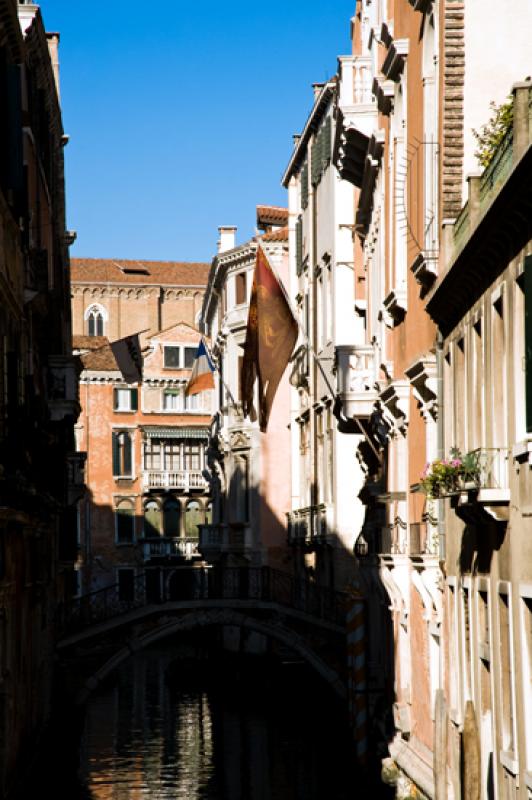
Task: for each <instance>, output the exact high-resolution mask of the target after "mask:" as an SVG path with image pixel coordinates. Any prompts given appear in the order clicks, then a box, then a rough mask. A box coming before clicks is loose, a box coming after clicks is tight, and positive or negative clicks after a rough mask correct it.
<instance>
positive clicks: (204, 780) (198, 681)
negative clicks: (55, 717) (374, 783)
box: [25, 645, 385, 800]
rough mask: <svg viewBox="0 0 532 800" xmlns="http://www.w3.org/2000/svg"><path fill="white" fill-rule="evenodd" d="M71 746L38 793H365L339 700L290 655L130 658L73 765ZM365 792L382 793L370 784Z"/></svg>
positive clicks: (186, 653)
mask: <svg viewBox="0 0 532 800" xmlns="http://www.w3.org/2000/svg"><path fill="white" fill-rule="evenodd" d="M74 750H75V749H73V748H70V755H68V752H69V751H68V749H65V750H64V751H63V754H62V758H61V760H60V762H59V763H57V764H55V765H54V764H53V763H51V762H50V760H49V759H48V761H47V768H46V770H45V771H44V772H45V773H46V774H43V775H41V776H39V794H43V793H44V794H45V795H48V793H50V795H51V796H54V797H55V798H57V797H61V798H63V797H65V798H69V800H144V798H146V799H147V798H149V799H150V800H181V799H183V800H347V798H349V799H350V800H353V799H355V798H363V797H367V796H369V795H368V794H367V793H366V791H361V785H362V784H361V776H360V775H358V774H357V772H356V770H355V767H354V759H353V751H352V745H351V741H350V736H349V732H348V729H347V725H346V720H345V718H344V713H343V709H342V707H341V705H337V703H336V700H335V697H334V696H333V695H332V694H331V693H330V690H329V689H328V687H327V686H326V684H324V683H323V681H322V680H321V679H319V678H317V677H316V676H314V674H313V673H312V672H311V671H310V670H309V669H308V668H307V667H306V666H305V665H304V664H302V663H298V662H297V660H294V659H291V658H290V657H288V658H287V659H285V660H284V661H283V659H282V658H281V659H279V658H276V659H275V660H270V659H268V658H266V657H257V656H248V657H245V658H242V656H238V657H231V656H230V655H227V654H222V653H221V652H220V651H215V652H207V653H205V652H204V653H203V654H202V657H201V658H198V651H197V648H195V647H194V646H193V645H191V646H190V648H189V649H188V650H187V647H186V646H185V647H183V646H181V647H180V649H179V652H178V653H176V651H175V649H173V648H171V647H166V648H161V649H159V650H150V651H144V652H141V653H137V654H135V655H133V656H132V657H131V658H130V659H129V660H128V661H127V662H125V663H124V664H123V665H122V666H121V668H119V670H117V672H116V673H115V674H114V676H113V678H112V680H110V681H109V683H108V684H107V685H105V686H103V687H101V688H100V690H99V691H98V692H96V693H94V694H93V696H92V697H91V698H90V700H89V702H88V705H87V708H86V713H85V717H84V724H83V730H82V735H81V744H80V749H79V758H76V759H75V760H76V761H77V763H73V762H74V759H73V756H72V754H73V753H74ZM56 752H57V751H56ZM59 755H61V754H59ZM65 758H66V761H65ZM67 762H69V763H67ZM382 789H383V790H384V787H382ZM25 796H26V795H25ZM29 796H30V795H29V794H28V797H29ZM31 796H32V797H35V794H34V793H33V791H32V793H31ZM371 796H372V797H374V798H377V797H381V796H382V797H384V796H385V795H384V794H381V792H380V791H379V790H378V789H377V792H375V790H373V791H371Z"/></svg>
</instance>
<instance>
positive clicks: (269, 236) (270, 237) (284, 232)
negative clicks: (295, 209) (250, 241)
mask: <svg viewBox="0 0 532 800" xmlns="http://www.w3.org/2000/svg"><path fill="white" fill-rule="evenodd" d="M257 239H258V240H259V241H260V242H287V241H288V226H286V227H285V228H278V229H277V230H276V231H270V232H269V233H265V234H263V235H262V236H258V237H257Z"/></svg>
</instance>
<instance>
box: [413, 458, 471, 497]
mask: <svg viewBox="0 0 532 800" xmlns="http://www.w3.org/2000/svg"><path fill="white" fill-rule="evenodd" d="M479 473H480V469H479V465H478V462H477V459H476V457H475V453H466V454H465V455H462V454H461V452H460V451H459V450H458V449H457V448H456V447H453V448H451V451H450V456H449V458H437V459H435V460H434V461H430V462H429V463H428V464H427V465H426V466H425V469H424V471H423V474H422V475H421V480H420V485H421V488H422V490H423V491H424V492H425V493H426V495H427V497H441V496H442V495H445V494H451V493H452V492H457V491H459V490H460V489H467V488H474V487H475V486H477V485H478V478H479Z"/></svg>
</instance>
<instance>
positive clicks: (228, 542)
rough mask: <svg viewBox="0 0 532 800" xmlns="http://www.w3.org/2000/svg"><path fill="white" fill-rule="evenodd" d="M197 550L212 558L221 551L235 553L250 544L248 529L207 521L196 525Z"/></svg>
mask: <svg viewBox="0 0 532 800" xmlns="http://www.w3.org/2000/svg"><path fill="white" fill-rule="evenodd" d="M198 528H199V531H200V535H199V551H200V552H201V554H202V555H203V556H204V557H205V558H207V559H212V558H216V556H220V555H222V553H235V552H242V551H244V550H247V549H248V548H249V547H250V546H251V542H250V530H249V528H248V527H247V526H240V525H239V526H231V525H227V524H225V523H220V522H218V523H209V524H208V525H198Z"/></svg>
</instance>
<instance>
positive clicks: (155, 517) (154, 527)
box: [144, 500, 161, 539]
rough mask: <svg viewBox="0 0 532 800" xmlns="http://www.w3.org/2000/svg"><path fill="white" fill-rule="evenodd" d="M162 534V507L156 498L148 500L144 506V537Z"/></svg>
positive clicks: (148, 537)
mask: <svg viewBox="0 0 532 800" xmlns="http://www.w3.org/2000/svg"><path fill="white" fill-rule="evenodd" d="M160 535H161V509H160V508H159V504H158V503H157V502H156V501H155V500H148V502H147V503H146V505H145V506H144V538H145V539H150V538H153V537H154V536H160Z"/></svg>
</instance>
